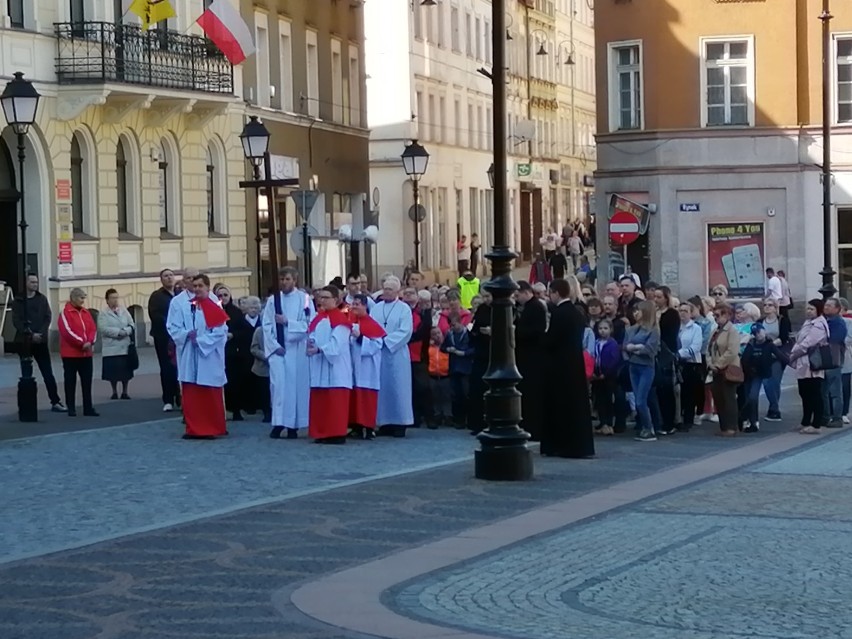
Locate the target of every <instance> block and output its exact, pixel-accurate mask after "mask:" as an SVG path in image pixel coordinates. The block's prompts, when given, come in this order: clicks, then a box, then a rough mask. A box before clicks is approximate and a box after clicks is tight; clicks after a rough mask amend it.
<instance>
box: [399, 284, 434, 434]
mask: <svg viewBox="0 0 852 639" xmlns="http://www.w3.org/2000/svg"><path fill="white" fill-rule="evenodd" d="M402 299H403V301H404V302H405V303H406V304H408V306H409V307H410V308H411V321H412V327H413V331H412V333H411V339H410V340H408V350H409V353H410V355H411V391H412V392H411V401H412V404H413V408H414V427H415V428H420V425H421V424H422V423H424V422H426V423H429V422H430V421H431V419H430V418H431V417H432V415H431V402H430V399H429V355H428V353H429V336H430V335H431V334H432V312H431V311H430V310H427V309H423V308H421V307H420V297H419V293H418V291H417V289H416V288H414V287H413V286H408V287H406V288H404V289H403V291H402Z"/></svg>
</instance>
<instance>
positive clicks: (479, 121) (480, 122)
mask: <svg viewBox="0 0 852 639" xmlns="http://www.w3.org/2000/svg"><path fill="white" fill-rule="evenodd" d="M476 131H477V138H478V144H477V145H476V148H477V149H484V148H485V116H484V114H483V111H482V106H478V107H476Z"/></svg>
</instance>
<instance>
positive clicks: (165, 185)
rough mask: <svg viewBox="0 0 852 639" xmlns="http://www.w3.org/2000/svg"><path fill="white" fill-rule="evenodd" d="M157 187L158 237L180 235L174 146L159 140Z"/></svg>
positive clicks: (178, 174)
mask: <svg viewBox="0 0 852 639" xmlns="http://www.w3.org/2000/svg"><path fill="white" fill-rule="evenodd" d="M159 154H160V160H159V163H158V165H157V166H158V168H159V171H158V186H159V191H160V197H159V200H160V235H161V236H162V235H163V234H165V235H170V236H179V235H180V228H181V225H180V165H179V160H180V159H179V157H178V155H177V150H176V146H175V144H173V143H172V142H171V140H170V139H168V138H163V139H162V140H160V148H159Z"/></svg>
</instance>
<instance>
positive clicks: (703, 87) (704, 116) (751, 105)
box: [698, 34, 756, 129]
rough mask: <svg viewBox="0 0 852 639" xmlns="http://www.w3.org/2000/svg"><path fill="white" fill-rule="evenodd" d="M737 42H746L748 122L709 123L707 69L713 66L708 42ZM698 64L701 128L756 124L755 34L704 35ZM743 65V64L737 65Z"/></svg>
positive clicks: (699, 46)
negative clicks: (708, 56)
mask: <svg viewBox="0 0 852 639" xmlns="http://www.w3.org/2000/svg"><path fill="white" fill-rule="evenodd" d="M736 42H745V43H746V58H745V63H746V100H747V104H746V119H747V123H746V124H742V123H737V124H709V123H708V113H707V109H708V103H707V70H708V69H709V68H712V67H710V66H708V64H707V45H708V44H731V43H736ZM698 51H699V56H698V58H699V59H698V64H699V74H700V75H699V79H700V91H701V94H700V103H701V107H700V108H701V128H702V129H703V128H708V129H728V128H752V127H754V126H755V119H754V117H755V93H756V91H755V56H754V35H748V34H732V35H721V36H702V37H701V38H699V39H698ZM730 66H733V65H730ZM737 66H741V65H737ZM725 106H726V109H728V110H730V106H731V105H730V104H726V105H725Z"/></svg>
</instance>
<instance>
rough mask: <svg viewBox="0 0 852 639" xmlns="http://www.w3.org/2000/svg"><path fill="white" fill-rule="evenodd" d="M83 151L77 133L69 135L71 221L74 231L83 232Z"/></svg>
mask: <svg viewBox="0 0 852 639" xmlns="http://www.w3.org/2000/svg"><path fill="white" fill-rule="evenodd" d="M83 170H84V169H83V152H82V150H81V149H80V141H79V139H78V138H77V134H76V133H75V134H74V135H72V136H71V223H72V230H73V231H74V233H84V232H85V228H84V226H85V224H84V219H83V218H84V213H83V206H84V205H83V200H84V195H83V191H84V188H85V187H84V183H83Z"/></svg>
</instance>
